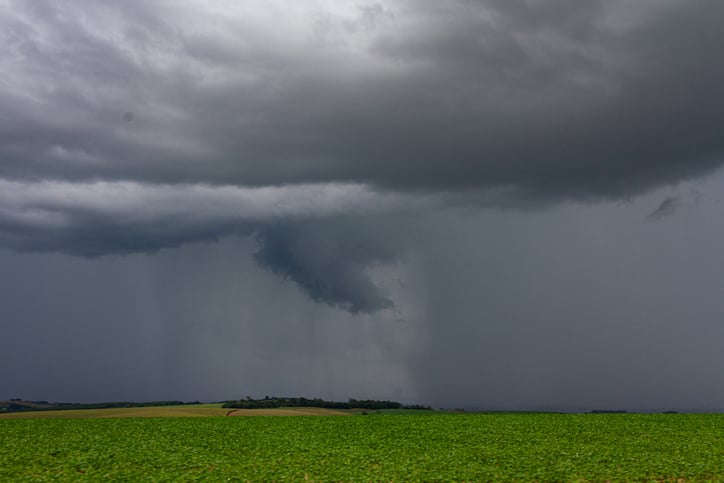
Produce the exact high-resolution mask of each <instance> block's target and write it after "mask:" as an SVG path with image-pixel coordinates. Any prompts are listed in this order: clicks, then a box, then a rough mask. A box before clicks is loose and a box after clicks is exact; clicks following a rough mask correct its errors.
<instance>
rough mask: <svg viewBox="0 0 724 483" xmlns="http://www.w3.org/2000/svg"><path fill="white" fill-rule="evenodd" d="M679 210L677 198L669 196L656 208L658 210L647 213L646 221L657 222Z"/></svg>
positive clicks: (679, 203) (679, 205) (679, 204)
mask: <svg viewBox="0 0 724 483" xmlns="http://www.w3.org/2000/svg"><path fill="white" fill-rule="evenodd" d="M679 208H681V202H680V201H679V198H677V197H675V196H670V197H668V198H666V199H664V200H663V201H662V202H661V204H660V205H659V206H658V208H656V209H655V210H654V211H652V212H651V213H649V215H648V216H647V217H646V219H648V220H659V219H661V218H664V217H667V216H671V215H673V214H674V213H676V211H677V210H678V209H679Z"/></svg>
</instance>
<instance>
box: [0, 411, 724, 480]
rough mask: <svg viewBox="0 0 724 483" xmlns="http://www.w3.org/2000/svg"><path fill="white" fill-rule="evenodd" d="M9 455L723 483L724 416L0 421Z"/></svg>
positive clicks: (210, 472) (16, 473)
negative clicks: (712, 481) (718, 482)
mask: <svg viewBox="0 0 724 483" xmlns="http://www.w3.org/2000/svg"><path fill="white" fill-rule="evenodd" d="M428 414H429V413H428ZM0 454H1V455H2V465H0V481H23V480H25V481H44V480H54V481H83V480H88V481H90V480H99V479H115V480H119V479H120V480H126V481H179V480H182V481H193V480H201V479H205V480H207V481H216V480H225V479H232V480H242V481H244V480H253V481H270V480H276V481H280V480H293V481H301V480H304V479H305V478H308V479H310V480H316V481H350V480H356V481H442V480H444V481H455V480H457V481H519V482H520V481H608V480H611V481H705V480H717V481H721V480H723V479H724V416H722V415H673V414H672V415H639V414H585V415H570V414H568V415H567V414H497V415H496V414H440V413H435V414H434V415H433V416H427V417H421V416H414V415H385V414H380V415H377V414H376V413H374V412H372V413H370V414H369V415H368V416H356V417H346V418H345V417H342V418H338V417H297V418H276V417H273V418H255V417H250V418H232V417H228V418H185V419H181V418H165V419H162V418H149V419H141V418H132V419H45V420H43V419H27V420H0Z"/></svg>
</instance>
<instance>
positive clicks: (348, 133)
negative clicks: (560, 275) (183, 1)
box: [0, 0, 724, 199]
mask: <svg viewBox="0 0 724 483" xmlns="http://www.w3.org/2000/svg"><path fill="white" fill-rule="evenodd" d="M218 8H219V11H214V9H213V8H208V7H207V6H206V5H203V6H202V5H201V4H194V3H190V4H188V6H187V7H186V8H184V9H178V8H173V9H172V8H171V7H170V6H169V7H168V8H166V7H165V6H164V5H163V4H151V5H148V4H146V3H143V4H142V5H141V4H138V5H134V4H133V3H132V2H129V3H128V4H124V5H123V6H107V5H101V4H98V3H97V2H92V1H86V2H82V3H76V4H74V5H73V6H67V5H63V7H62V8H61V7H60V6H59V5H58V4H56V3H54V2H34V3H33V4H32V5H29V4H26V3H24V2H11V3H10V5H9V6H8V7H5V9H6V14H5V15H3V21H2V22H3V24H4V25H3V29H2V31H3V32H5V33H4V34H3V36H4V38H3V39H2V40H3V45H5V47H4V50H5V54H6V55H4V56H3V58H4V61H3V65H2V71H3V72H4V75H3V84H4V86H5V88H4V89H3V91H4V94H5V95H4V96H2V98H1V99H0V106H1V107H2V111H3V112H5V113H6V114H5V116H6V117H5V121H4V122H2V123H1V124H0V139H2V141H3V142H2V144H1V146H2V155H3V159H4V160H5V162H4V163H3V166H2V169H1V170H0V175H2V176H4V177H6V178H26V179H27V178H66V179H74V180H80V179H86V180H87V179H98V178H104V179H124V180H136V181H143V182H163V183H177V182H183V183H189V182H207V183H221V184H240V185H266V184H285V183H318V182H363V183H367V184H370V185H373V186H379V187H386V188H390V189H405V190H407V189H413V190H415V189H430V190H438V191H439V190H458V189H476V190H480V189H490V188H501V187H512V188H514V189H516V190H517V191H518V192H519V194H520V196H536V197H540V196H543V197H552V198H557V199H560V198H568V197H578V198H582V197H583V198H591V197H594V198H597V197H620V196H626V195H635V194H637V193H639V192H640V191H642V190H647V189H651V188H653V187H655V186H657V185H659V184H662V183H668V182H676V181H679V180H682V179H686V178H690V177H694V176H699V175H702V174H704V173H706V172H708V171H711V170H712V169H713V168H715V167H717V166H719V165H720V164H721V161H722V150H723V149H724V145H723V144H722V141H721V136H719V130H720V127H721V126H722V124H723V121H724V118H723V116H724V114H722V113H723V112H724V109H722V104H723V103H724V95H723V94H722V93H721V89H719V86H720V85H721V84H722V81H724V68H723V67H722V66H721V62H719V61H718V59H719V54H720V52H721V46H722V45H724V33H722V30H721V29H720V28H719V26H720V20H721V19H722V18H723V17H724V15H723V14H724V7H723V6H721V5H720V4H719V3H718V2H713V1H708V0H695V1H686V2H684V1H666V2H637V3H632V2H628V1H613V2H585V3H580V2H570V1H563V0H561V1H554V2H545V3H543V2H498V1H487V2H467V1H455V2H447V3H445V5H437V4H435V3H433V2H405V1H388V2H370V3H369V4H359V5H358V4H357V3H354V2H340V4H339V5H338V6H335V7H332V6H324V5H323V4H322V3H319V4H318V3H312V4H310V5H307V6H304V7H302V6H298V7H289V6H288V5H282V4H277V3H275V2H269V3H267V4H264V5H261V4H245V5H239V6H236V7H228V8H229V10H228V11H223V8H222V7H218ZM224 8H226V7H224ZM80 12H82V14H80ZM130 111H132V112H133V113H134V122H132V123H127V122H123V113H124V112H130Z"/></svg>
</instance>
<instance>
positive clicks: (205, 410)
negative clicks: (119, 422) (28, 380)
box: [0, 404, 352, 421]
mask: <svg viewBox="0 0 724 483" xmlns="http://www.w3.org/2000/svg"><path fill="white" fill-rule="evenodd" d="M350 414H352V413H351V412H349V411H335V410H331V409H324V408H283V409H282V408H280V409H225V408H222V407H221V405H220V404H204V405H202V404H199V405H193V406H189V405H185V406H153V407H142V408H109V409H67V410H62V411H21V412H15V413H6V414H0V421H2V420H3V419H79V418H83V419H87V418H187V417H203V416H206V417H208V416H348V415H350Z"/></svg>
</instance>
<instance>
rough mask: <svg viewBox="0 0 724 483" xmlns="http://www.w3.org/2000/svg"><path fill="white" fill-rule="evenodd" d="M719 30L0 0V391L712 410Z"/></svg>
mask: <svg viewBox="0 0 724 483" xmlns="http://www.w3.org/2000/svg"><path fill="white" fill-rule="evenodd" d="M723 20H724V3H722V2H718V1H716V0H636V1H634V0H607V1H603V0H591V1H586V2H581V1H577V0H549V1H545V2H544V1H539V0H531V1H513V0H486V1H469V0H451V1H446V2H438V1H431V0H430V1H428V0H422V1H420V0H379V1H373V0H370V1H358V0H349V1H344V0H340V1H335V2H328V1H323V0H310V1H305V2H288V1H281V0H270V1H265V2H225V3H224V4H222V3H217V2H202V1H200V0H198V1H196V0H189V1H187V2H184V3H183V5H179V4H172V3H169V2H148V1H140V0H127V1H124V2H116V3H113V4H110V3H108V2H100V1H95V0H77V1H75V2H73V3H68V2H65V3H63V2H58V1H54V0H35V1H32V2H27V1H21V0H9V1H6V2H3V3H2V4H1V5H0V54H1V55H0V246H2V247H5V248H9V249H11V250H14V251H18V252H24V253H23V255H18V254H16V253H11V252H9V251H5V250H0V262H1V265H0V266H2V270H3V274H5V277H1V278H0V289H1V290H0V293H1V294H2V295H1V296H2V303H0V325H1V326H2V330H3V337H2V338H0V349H1V350H0V366H2V367H3V368H7V367H10V368H11V370H7V371H1V372H0V387H1V388H5V389H4V390H7V391H12V394H8V395H6V396H7V397H16V396H25V397H37V398H42V399H45V398H53V397H57V398H63V399H69V400H77V399H85V400H98V399H126V398H146V399H165V398H176V397H180V398H188V399H197V398H209V399H213V398H218V399H221V398H229V397H243V396H245V395H247V394H249V395H257V396H258V395H261V396H263V395H264V394H265V393H271V394H274V393H276V394H278V395H281V394H284V393H286V394H295V393H297V394H303V395H306V396H310V397H315V396H322V397H335V398H346V397H350V396H352V397H380V398H403V399H404V400H408V401H411V402H423V403H426V404H427V403H429V404H435V405H445V406H452V405H469V406H478V407H479V406H487V407H498V408H509V407H519V408H527V409H530V408H540V407H542V406H547V407H552V408H567V409H571V408H574V409H580V408H583V409H591V408H593V407H597V406H602V405H604V406H611V407H614V408H620V407H623V408H657V407H663V408H666V409H670V408H672V407H676V408H716V407H721V405H722V404H724V394H722V390H721V384H720V383H719V381H718V377H719V376H718V373H717V372H716V371H715V370H714V369H715V368H718V367H721V365H722V356H721V350H720V347H719V345H720V344H718V341H721V339H722V336H723V335H724V334H722V329H721V323H720V322H721V314H722V311H723V310H724V307H723V306H722V302H721V300H722V298H721V281H720V279H721V276H720V275H721V272H722V267H721V263H719V260H720V259H721V256H720V247H721V241H722V238H724V236H723V235H722V233H721V229H720V228H719V226H720V225H721V224H720V223H712V222H711V220H716V219H718V217H719V216H720V213H719V211H718V210H719V208H718V207H717V206H714V205H713V204H712V203H709V202H708V200H705V201H703V202H702V203H701V205H702V206H703V207H700V208H697V210H698V209H700V210H701V212H699V211H696V210H693V209H692V210H689V209H688V208H689V204H688V203H686V204H685V203H684V202H683V201H681V200H684V198H683V197H682V196H681V195H680V194H672V192H671V191H667V192H666V193H662V192H661V190H660V189H661V187H667V189H669V190H672V189H676V186H677V185H678V184H679V183H682V182H686V181H687V180H692V179H694V178H702V177H704V176H706V175H708V174H709V173H712V172H716V170H717V169H718V168H720V167H721V165H722V161H724V136H722V135H721V131H722V128H724V91H723V90H722V89H721V86H722V85H724V64H723V63H722V62H721V60H720V57H721V53H722V51H723V50H724V29H722V28H721V26H722V23H723V22H722V21H723ZM672 186H673V188H672ZM657 190H658V191H657ZM704 191H705V190H702V192H704ZM713 191H714V192H721V180H719V182H718V184H717V185H715V186H714V187H713ZM648 192H653V193H654V195H647V193H648ZM696 193H697V194H696V200H698V196H699V194H698V193H699V192H698V191H696ZM647 196H649V197H648V198H647ZM642 197H643V199H644V201H641V198H642ZM606 200H623V201H626V204H622V205H617V206H612V204H597V203H596V202H599V201H606ZM661 200H663V201H661ZM697 203H698V201H697ZM695 204H696V203H695ZM704 205H705V206H704ZM654 206H658V208H656V209H655V210H654V211H653V212H652V211H651V207H654ZM684 206H685V207H686V208H687V210H686V212H687V216H676V217H670V218H668V219H667V220H666V223H642V220H643V219H646V215H647V213H650V214H649V219H659V218H662V217H664V216H667V215H669V214H671V213H673V212H675V211H676V210H677V209H680V208H681V207H684ZM511 208H516V210H511ZM520 208H524V209H520ZM540 208H553V209H551V210H548V211H543V210H540ZM682 211H684V210H682ZM210 241H214V243H207V242H210ZM121 254H122V255H125V256H124V257H117V256H115V255H121ZM65 255H73V256H75V257H67V256H65ZM255 262H256V263H255ZM262 269H263V270H262ZM272 274H276V275H278V277H275V276H273V275H272ZM340 309H341V310H340ZM229 391H231V392H232V393H229ZM314 391H316V393H315V392H314ZM356 391H357V392H356ZM238 392H241V394H239V393H238ZM0 396H2V395H0ZM0 398H1V397H0Z"/></svg>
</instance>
